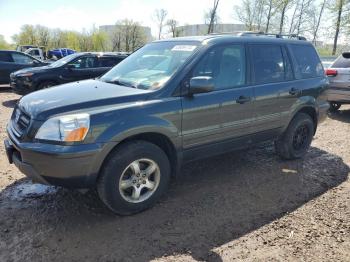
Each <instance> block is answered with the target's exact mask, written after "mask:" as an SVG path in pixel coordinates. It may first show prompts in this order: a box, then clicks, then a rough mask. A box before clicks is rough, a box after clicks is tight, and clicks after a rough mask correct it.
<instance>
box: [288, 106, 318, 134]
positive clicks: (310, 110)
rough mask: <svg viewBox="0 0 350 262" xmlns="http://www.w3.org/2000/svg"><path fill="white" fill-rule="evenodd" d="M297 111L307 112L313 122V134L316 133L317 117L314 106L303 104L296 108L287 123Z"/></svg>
mask: <svg viewBox="0 0 350 262" xmlns="http://www.w3.org/2000/svg"><path fill="white" fill-rule="evenodd" d="M299 113H304V114H307V115H309V116H310V117H311V119H312V121H313V123H314V134H315V133H316V130H317V123H318V119H317V118H318V117H317V111H316V109H315V107H313V106H310V105H306V106H303V107H301V108H299V109H298V110H296V111H295V112H294V114H293V117H292V118H291V119H290V121H289V123H290V122H291V121H292V120H293V119H294V118H295V117H296V115H297V114H299Z"/></svg>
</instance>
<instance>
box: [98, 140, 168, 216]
mask: <svg viewBox="0 0 350 262" xmlns="http://www.w3.org/2000/svg"><path fill="white" fill-rule="evenodd" d="M137 166H138V167H139V168H138V170H141V171H140V172H137V171H135V170H137ZM151 167H152V168H153V169H154V170H155V171H153V173H151V170H153V169H152V168H151ZM147 168H149V169H147ZM147 170H149V172H146V171H147ZM137 173H138V174H139V176H137ZM148 173H149V174H150V175H147V174H148ZM170 173H171V168H170V162H169V159H168V157H167V155H166V154H165V153H164V151H163V150H162V149H161V148H159V147H158V146H156V145H154V144H152V143H149V142H146V141H131V142H127V143H125V144H122V145H120V147H118V148H117V149H116V150H115V151H113V152H112V153H111V155H110V156H109V157H108V159H107V160H106V162H105V164H104V166H103V167H102V170H101V173H100V176H99V179H98V181H97V191H98V194H99V196H100V199H101V200H102V202H103V203H104V204H106V206H107V207H109V208H110V209H111V210H112V211H113V212H114V213H116V214H118V215H131V214H135V213H138V212H141V211H143V210H145V209H148V208H150V207H151V206H153V205H154V204H155V203H156V202H157V200H159V198H160V197H161V196H162V194H163V193H164V192H165V191H166V190H167V188H168V186H169V182H170ZM146 181H147V182H146ZM152 185H153V186H152ZM152 187H153V189H151V188H152ZM137 192H139V197H138V198H137V195H138V194H137Z"/></svg>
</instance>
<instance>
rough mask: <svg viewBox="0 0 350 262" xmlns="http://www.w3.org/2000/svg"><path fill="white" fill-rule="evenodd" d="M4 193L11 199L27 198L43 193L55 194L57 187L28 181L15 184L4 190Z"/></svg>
mask: <svg viewBox="0 0 350 262" xmlns="http://www.w3.org/2000/svg"><path fill="white" fill-rule="evenodd" d="M4 191H5V192H4V195H5V197H7V198H10V199H11V200H23V199H28V198H40V197H42V196H44V195H49V194H55V193H56V192H57V188H56V187H54V186H46V185H41V184H32V183H30V182H27V183H22V184H18V185H15V186H13V187H10V188H7V189H5V190H4Z"/></svg>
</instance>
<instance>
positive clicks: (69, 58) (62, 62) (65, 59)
mask: <svg viewBox="0 0 350 262" xmlns="http://www.w3.org/2000/svg"><path fill="white" fill-rule="evenodd" d="M77 56H78V54H71V55H67V56H65V57H63V58H61V59H59V60H57V61H56V62H53V63H51V64H49V67H59V66H63V65H65V64H67V63H69V62H70V61H72V60H73V59H74V58H75V57H77Z"/></svg>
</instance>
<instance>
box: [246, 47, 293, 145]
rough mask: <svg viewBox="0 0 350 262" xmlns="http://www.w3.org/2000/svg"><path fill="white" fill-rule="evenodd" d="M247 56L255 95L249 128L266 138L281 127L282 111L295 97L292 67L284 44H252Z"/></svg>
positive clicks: (274, 133)
mask: <svg viewBox="0 0 350 262" xmlns="http://www.w3.org/2000/svg"><path fill="white" fill-rule="evenodd" d="M249 55H250V61H251V71H252V82H253V85H254V92H255V98H256V100H255V118H256V120H255V123H254V126H253V127H252V128H253V131H254V133H260V132H264V133H265V138H267V139H269V138H270V137H273V136H275V135H276V134H278V133H279V131H280V128H281V127H282V126H283V123H282V121H281V120H282V112H283V110H284V109H285V108H286V107H288V105H289V106H290V105H291V104H293V103H294V102H295V100H296V94H292V93H293V88H294V82H293V78H294V76H293V71H292V66H291V62H290V59H289V56H288V54H287V52H286V49H285V47H284V45H278V44H251V45H250V46H249ZM281 95H282V97H281ZM287 104H288V105H287Z"/></svg>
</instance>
